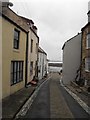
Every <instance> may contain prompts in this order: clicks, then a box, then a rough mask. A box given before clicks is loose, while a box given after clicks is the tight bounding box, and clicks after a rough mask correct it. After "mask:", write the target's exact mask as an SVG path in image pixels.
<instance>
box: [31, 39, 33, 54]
mask: <svg viewBox="0 0 90 120" xmlns="http://www.w3.org/2000/svg"><path fill="white" fill-rule="evenodd" d="M32 52H33V39H31V53H32Z"/></svg>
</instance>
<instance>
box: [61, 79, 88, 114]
mask: <svg viewBox="0 0 90 120" xmlns="http://www.w3.org/2000/svg"><path fill="white" fill-rule="evenodd" d="M60 85H61V86H62V87H64V89H65V90H66V91H67V92H68V93H69V94H70V95H71V96H72V97H73V98H74V99H75V100H76V101H77V102H78V103H79V104H80V106H81V107H82V108H83V109H84V110H85V111H86V112H87V113H88V114H89V115H90V107H89V106H88V105H87V104H86V103H85V102H84V101H82V100H81V99H80V98H79V97H78V96H77V95H76V94H75V93H73V92H72V91H71V90H70V89H69V88H67V87H65V86H64V85H63V83H62V82H61V80H60Z"/></svg>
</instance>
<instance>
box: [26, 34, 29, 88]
mask: <svg viewBox="0 0 90 120" xmlns="http://www.w3.org/2000/svg"><path fill="white" fill-rule="evenodd" d="M28 34H29V32H27V39H26V63H25V87H27V74H28Z"/></svg>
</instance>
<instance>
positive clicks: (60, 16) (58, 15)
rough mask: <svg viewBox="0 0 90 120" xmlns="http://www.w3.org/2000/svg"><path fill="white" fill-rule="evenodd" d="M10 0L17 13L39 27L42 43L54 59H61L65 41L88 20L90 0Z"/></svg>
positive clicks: (79, 30) (49, 56)
mask: <svg viewBox="0 0 90 120" xmlns="http://www.w3.org/2000/svg"><path fill="white" fill-rule="evenodd" d="M10 1H11V2H12V3H13V4H14V6H13V7H12V9H13V10H14V11H15V12H16V13H17V14H19V15H22V16H24V17H27V18H30V19H32V20H33V21H34V23H35V25H36V26H37V28H38V35H39V37H40V46H41V47H42V48H43V49H44V50H45V51H46V52H47V54H48V59H51V60H60V61H61V60H62V46H63V44H64V42H65V41H67V40H68V39H70V38H71V37H73V36H75V35H76V34H77V33H78V32H81V28H82V27H83V26H84V25H85V24H86V23H87V20H88V17H87V12H88V2H89V0H10ZM18 1H19V2H18Z"/></svg>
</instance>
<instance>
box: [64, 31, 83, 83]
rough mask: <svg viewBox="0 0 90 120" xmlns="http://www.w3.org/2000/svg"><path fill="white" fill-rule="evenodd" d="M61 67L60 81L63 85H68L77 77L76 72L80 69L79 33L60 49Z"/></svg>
mask: <svg viewBox="0 0 90 120" xmlns="http://www.w3.org/2000/svg"><path fill="white" fill-rule="evenodd" d="M62 50H63V66H62V81H63V83H64V84H70V82H71V81H74V80H75V78H76V76H77V70H78V69H79V68H80V63H81V62H80V61H81V33H78V34H77V35H76V36H74V37H72V38H71V39H69V40H68V41H66V42H65V44H64V45H63V47H62Z"/></svg>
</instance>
